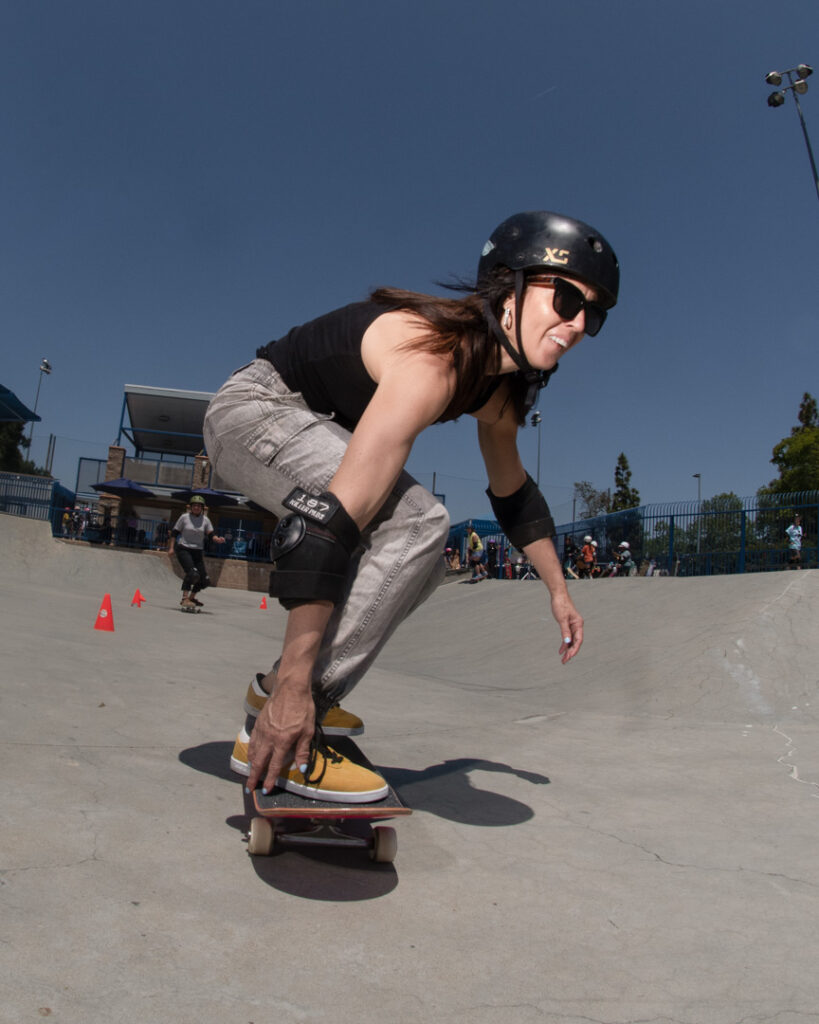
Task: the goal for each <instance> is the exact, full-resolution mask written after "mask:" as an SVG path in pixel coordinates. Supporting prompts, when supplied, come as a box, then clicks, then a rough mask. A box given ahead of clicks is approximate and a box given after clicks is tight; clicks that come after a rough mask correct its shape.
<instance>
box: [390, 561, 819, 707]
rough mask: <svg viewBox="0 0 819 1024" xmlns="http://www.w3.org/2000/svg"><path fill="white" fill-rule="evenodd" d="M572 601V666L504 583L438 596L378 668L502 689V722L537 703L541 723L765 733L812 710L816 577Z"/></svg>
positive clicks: (673, 587)
mask: <svg viewBox="0 0 819 1024" xmlns="http://www.w3.org/2000/svg"><path fill="white" fill-rule="evenodd" d="M570 593H571V595H572V598H573V599H574V601H575V602H576V604H577V607H578V609H579V611H580V612H581V614H582V615H583V616H584V618H585V620H586V639H585V642H584V645H583V648H582V650H581V651H580V653H579V655H578V656H577V658H576V659H574V660H573V661H571V662H570V663H569V664H568V665H567V666H562V665H561V664H560V661H559V658H558V655H557V649H558V647H559V645H560V637H559V635H558V631H557V627H556V625H555V623H554V620H553V619H552V616H551V614H550V607H549V600H548V595H547V593H546V591H545V589H544V587H543V586H542V585H541V584H538V583H535V582H524V583H512V582H503V581H488V582H483V583H481V584H480V585H479V586H477V587H444V588H441V589H440V590H439V591H438V593H437V594H436V595H435V600H434V601H430V602H428V603H427V604H426V605H425V606H423V607H422V608H421V609H419V610H418V611H417V612H415V613H414V615H413V616H411V618H410V619H409V620H408V622H407V623H406V625H405V626H403V627H402V628H401V629H399V630H398V632H397V633H396V635H395V636H394V637H393V638H392V640H391V641H390V643H389V644H388V645H387V647H386V648H385V650H384V652H383V653H382V654H381V655H380V656H379V660H378V666H379V668H382V669H390V670H393V671H406V670H407V667H408V666H411V671H412V672H413V673H416V674H419V675H422V676H427V677H432V678H436V679H438V680H440V681H441V682H443V683H444V685H448V686H451V687H453V688H456V689H460V690H462V691H463V692H464V695H465V698H466V699H468V695H469V693H470V692H476V691H478V692H484V691H495V690H496V691H497V692H498V693H499V694H503V701H504V704H505V705H506V709H505V710H506V712H507V713H508V712H509V710H510V705H512V706H514V705H515V704H517V703H520V704H521V706H522V707H523V706H525V705H531V703H532V701H533V700H535V701H536V702H540V703H542V704H543V708H544V713H562V712H566V711H570V710H580V709H582V710H583V711H586V712H594V713H598V714H604V715H610V714H611V715H617V716H630V715H638V716H643V715H650V716H660V717H668V718H671V717H678V716H680V717H687V718H691V719H694V720H700V721H705V720H709V721H710V720H719V721H736V720H740V721H743V720H745V718H746V717H747V718H748V720H749V721H750V720H757V721H765V722H767V723H772V722H775V721H776V720H778V719H779V718H780V716H782V715H783V714H784V715H787V714H788V713H789V712H790V711H791V709H792V708H793V707H794V706H795V705H800V706H804V705H805V704H809V705H810V706H811V709H813V707H814V704H813V701H812V697H813V696H815V695H816V691H817V690H818V689H819V669H818V668H817V667H816V652H817V646H818V645H819V572H816V571H812V570H804V571H800V572H773V573H759V574H753V575H750V574H749V575H735V576H719V577H699V578H693V579H673V578H657V579H643V578H639V577H638V578H633V579H624V580H616V579H615V580H599V581H597V580H596V581H586V582H577V583H572V584H571V585H570ZM476 651H479V652H480V655H479V658H478V659H477V660H478V661H479V665H478V664H476V656H475V652H476ZM815 708H816V711H819V696H817V700H816V703H815Z"/></svg>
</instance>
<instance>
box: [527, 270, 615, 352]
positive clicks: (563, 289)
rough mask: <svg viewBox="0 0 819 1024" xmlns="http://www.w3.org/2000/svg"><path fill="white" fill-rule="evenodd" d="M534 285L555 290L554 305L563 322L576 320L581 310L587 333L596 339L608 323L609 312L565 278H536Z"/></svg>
mask: <svg viewBox="0 0 819 1024" xmlns="http://www.w3.org/2000/svg"><path fill="white" fill-rule="evenodd" d="M531 283H532V284H548V285H551V286H552V287H553V288H554V290H555V297H554V300H553V303H552V305H553V306H554V308H555V313H557V315H558V316H559V317H560V319H561V320H574V318H575V317H576V316H577V314H578V313H579V312H580V310H581V309H582V310H585V313H586V331H585V333H586V334H588V335H590V336H591V337H594V335H595V334H597V332H598V331H599V330H600V328H601V327H602V326H603V324H604V323H605V322H606V316H607V315H608V310H605V309H603V307H602V306H601V305H600V304H599V303H597V302H590V301H589V300H588V299H587V298H586V296H585V295H584V294H583V292H581V291H580V289H579V288H575V286H574V285H573V284H572V283H571V282H570V281H567V280H566V278H565V277H536V278H534V279H533V280H532V282H531Z"/></svg>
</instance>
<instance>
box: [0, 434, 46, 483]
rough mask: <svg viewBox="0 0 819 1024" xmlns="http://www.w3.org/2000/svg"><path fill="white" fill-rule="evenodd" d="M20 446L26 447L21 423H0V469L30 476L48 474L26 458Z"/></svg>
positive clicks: (26, 442) (26, 443)
mask: <svg viewBox="0 0 819 1024" xmlns="http://www.w3.org/2000/svg"><path fill="white" fill-rule="evenodd" d="M21 448H28V441H27V440H26V438H25V428H24V425H23V424H22V423H0V471H2V472H4V473H27V474H29V475H31V476H48V473H46V471H45V470H44V469H40V468H39V467H38V466H35V464H34V463H33V462H32V461H31V459H27V458H26V457H25V456H24V455H23V453H22V451H21Z"/></svg>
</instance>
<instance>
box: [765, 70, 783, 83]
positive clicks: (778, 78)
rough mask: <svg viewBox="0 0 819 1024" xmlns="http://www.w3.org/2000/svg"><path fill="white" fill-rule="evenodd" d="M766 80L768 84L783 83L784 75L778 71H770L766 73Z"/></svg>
mask: <svg viewBox="0 0 819 1024" xmlns="http://www.w3.org/2000/svg"><path fill="white" fill-rule="evenodd" d="M765 81H766V82H767V83H768V85H782V75H780V74H779V72H778V71H769V72H768V74H767V75H765Z"/></svg>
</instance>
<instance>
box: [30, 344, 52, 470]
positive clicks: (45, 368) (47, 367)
mask: <svg viewBox="0 0 819 1024" xmlns="http://www.w3.org/2000/svg"><path fill="white" fill-rule="evenodd" d="M44 373H45V374H46V375H48V374H49V373H51V363H50V362H49V361H48V360H47V359H42V360H41V361H40V376H39V377H38V378H37V394H36V396H35V398H34V414H35V415H36V414H37V403H38V402H39V401H40V385H41V384H42V383H43V374H44ZM33 436H34V420H32V421H31V426H30V427H29V431H28V454H29V457H31V439H32V437H33Z"/></svg>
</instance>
